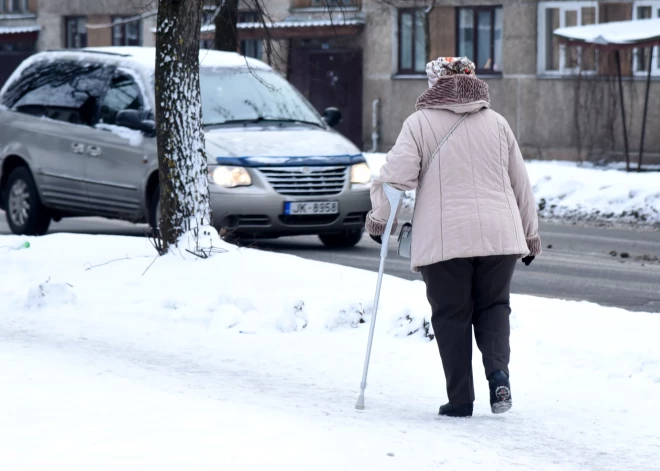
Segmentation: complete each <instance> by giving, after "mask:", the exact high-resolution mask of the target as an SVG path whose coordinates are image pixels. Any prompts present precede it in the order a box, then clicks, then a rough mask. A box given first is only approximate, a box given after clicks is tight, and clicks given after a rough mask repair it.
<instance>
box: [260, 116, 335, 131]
mask: <svg viewBox="0 0 660 471" xmlns="http://www.w3.org/2000/svg"><path fill="white" fill-rule="evenodd" d="M260 121H266V122H277V123H300V124H311V125H312V126H318V127H320V128H322V127H323V125H322V124H321V123H317V122H315V121H305V120H304V119H292V118H263V117H259V118H257V119H256V120H255V122H260Z"/></svg>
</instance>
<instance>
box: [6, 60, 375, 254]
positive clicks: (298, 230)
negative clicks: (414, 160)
mask: <svg viewBox="0 0 660 471" xmlns="http://www.w3.org/2000/svg"><path fill="white" fill-rule="evenodd" d="M155 54H156V53H155V49H153V48H133V47H112V48H88V49H83V50H67V51H48V52H42V53H38V54H35V55H34V56H32V57H30V58H28V59H26V60H25V61H24V62H23V64H21V66H20V67H19V68H18V69H17V70H16V71H15V72H14V73H13V74H12V76H11V77H10V78H9V80H8V81H7V83H6V84H5V85H4V87H3V88H2V90H1V91H0V104H1V105H2V107H1V109H0V207H1V208H2V209H4V210H5V211H6V217H7V220H8V223H9V226H10V227H11V230H12V231H13V232H14V233H15V234H32V235H41V234H45V233H46V232H47V230H48V227H49V224H50V222H51V220H59V219H61V218H66V217H72V216H103V217H106V218H114V219H123V220H127V221H132V222H136V223H138V222H148V223H149V224H151V225H152V227H155V225H156V224H157V220H158V218H157V214H158V213H159V212H158V201H159V198H158V195H159V182H158V159H157V148H156V139H155V122H154V109H155V105H154V69H155V65H154V64H155ZM200 84H201V92H202V114H203V126H204V130H205V136H206V150H207V155H208V164H209V182H210V185H209V186H210V193H211V209H212V216H213V221H214V222H213V224H214V225H215V226H216V227H217V228H219V229H220V228H224V229H227V230H229V231H230V232H233V233H234V234H235V235H236V236H250V237H279V236H285V235H301V234H317V235H319V237H320V238H321V240H322V241H323V242H324V243H325V244H326V245H328V246H334V247H341V246H344V247H345V246H352V245H355V244H357V243H358V242H359V240H360V238H361V236H362V232H363V226H364V220H365V215H366V213H367V212H368V211H369V209H370V206H371V205H370V199H369V185H370V181H371V173H370V171H369V167H368V165H367V163H366V161H365V159H364V157H363V156H362V154H361V153H360V151H359V150H358V149H357V148H356V147H355V146H354V145H353V144H352V143H351V142H349V141H348V140H347V139H346V138H344V137H343V136H341V135H340V134H338V133H337V132H335V131H334V130H332V129H331V128H332V127H333V126H334V125H336V124H337V123H338V122H339V121H340V120H341V116H340V115H339V112H338V111H337V110H336V109H333V108H330V109H328V110H326V112H325V114H324V116H323V117H321V116H320V115H319V114H318V113H317V112H316V111H315V110H314V108H313V107H312V106H311V105H310V104H309V102H307V101H306V100H305V98H303V97H302V95H301V94H300V93H298V91H297V90H295V88H293V87H292V86H291V85H290V84H289V83H288V82H287V81H286V80H285V79H284V78H282V77H281V76H280V75H279V74H278V73H277V72H275V71H274V70H272V69H271V68H270V67H269V66H268V65H266V64H264V63H263V62H260V61H257V60H254V59H246V58H244V57H242V56H240V55H238V54H233V53H225V52H219V51H206V50H203V51H200Z"/></svg>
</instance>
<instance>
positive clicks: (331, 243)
mask: <svg viewBox="0 0 660 471" xmlns="http://www.w3.org/2000/svg"><path fill="white" fill-rule="evenodd" d="M363 234H364V229H353V230H350V231H345V232H336V233H333V234H320V235H319V239H321V242H323V245H325V246H326V247H329V248H333V249H341V248H348V247H355V246H356V245H357V244H359V243H360V241H361V240H362V235H363Z"/></svg>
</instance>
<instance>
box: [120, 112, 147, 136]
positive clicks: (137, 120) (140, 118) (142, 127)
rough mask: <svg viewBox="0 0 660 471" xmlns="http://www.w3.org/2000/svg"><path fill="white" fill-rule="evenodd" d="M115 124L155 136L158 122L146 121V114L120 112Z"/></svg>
mask: <svg viewBox="0 0 660 471" xmlns="http://www.w3.org/2000/svg"><path fill="white" fill-rule="evenodd" d="M115 124H116V125H117V126H122V127H125V128H128V129H134V130H136V131H142V132H143V133H145V134H155V132H156V122H155V121H154V120H152V119H145V113H143V112H141V111H138V110H123V111H120V112H119V113H117V118H116V119H115Z"/></svg>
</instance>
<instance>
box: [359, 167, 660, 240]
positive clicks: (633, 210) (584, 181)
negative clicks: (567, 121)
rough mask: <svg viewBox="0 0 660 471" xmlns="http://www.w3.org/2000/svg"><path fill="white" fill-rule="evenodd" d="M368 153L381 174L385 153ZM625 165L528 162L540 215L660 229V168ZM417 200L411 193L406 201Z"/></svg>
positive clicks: (375, 171)
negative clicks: (651, 169)
mask: <svg viewBox="0 0 660 471" xmlns="http://www.w3.org/2000/svg"><path fill="white" fill-rule="evenodd" d="M366 157H367V160H368V162H369V165H370V166H371V167H372V170H373V172H374V174H375V175H377V174H378V172H379V170H380V167H381V166H382V165H383V163H384V161H385V154H366ZM622 170H623V167H621V166H620V165H612V166H609V167H595V166H593V165H590V164H584V165H582V166H578V165H577V164H576V163H574V162H544V161H528V162H527V171H528V172H529V177H530V179H531V181H532V185H533V187H534V195H535V196H536V200H537V202H538V204H539V214H540V215H541V216H542V217H544V218H548V219H561V220H565V221H576V222H594V223H618V224H634V225H642V226H650V227H655V228H660V171H656V172H646V173H636V172H631V173H626V172H624V171H622ZM413 202H414V194H412V193H411V194H409V195H408V201H407V203H408V204H409V205H412V203H413Z"/></svg>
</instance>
